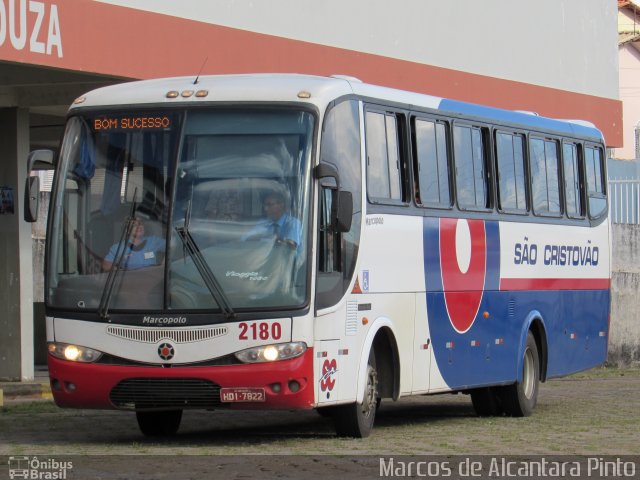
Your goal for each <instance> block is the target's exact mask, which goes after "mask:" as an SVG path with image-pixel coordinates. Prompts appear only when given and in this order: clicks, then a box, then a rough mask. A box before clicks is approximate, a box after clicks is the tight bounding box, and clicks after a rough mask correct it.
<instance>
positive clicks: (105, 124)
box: [93, 115, 171, 132]
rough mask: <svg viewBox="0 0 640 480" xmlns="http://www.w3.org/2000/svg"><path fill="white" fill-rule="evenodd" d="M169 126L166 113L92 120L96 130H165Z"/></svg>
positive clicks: (169, 121) (169, 122)
mask: <svg viewBox="0 0 640 480" xmlns="http://www.w3.org/2000/svg"><path fill="white" fill-rule="evenodd" d="M167 128H171V118H170V117H169V116H167V115H138V116H134V115H131V116H118V117H101V118H95V119H94V120H93V129H94V130H95V131H96V132H99V131H108V130H165V129H167Z"/></svg>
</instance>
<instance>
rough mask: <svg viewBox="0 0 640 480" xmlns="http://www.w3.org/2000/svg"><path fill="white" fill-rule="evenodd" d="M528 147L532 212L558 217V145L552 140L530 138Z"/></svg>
mask: <svg viewBox="0 0 640 480" xmlns="http://www.w3.org/2000/svg"><path fill="white" fill-rule="evenodd" d="M530 145H531V193H532V196H533V211H534V212H535V213H537V214H542V215H545V214H546V215H549V214H551V215H559V214H560V186H559V183H558V144H557V142H555V141H553V140H543V139H540V138H532V139H531V142H530Z"/></svg>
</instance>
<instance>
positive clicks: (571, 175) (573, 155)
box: [562, 143, 584, 218]
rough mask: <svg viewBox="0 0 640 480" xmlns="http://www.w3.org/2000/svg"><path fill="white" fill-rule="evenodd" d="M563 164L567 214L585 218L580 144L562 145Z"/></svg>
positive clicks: (571, 216) (570, 216) (572, 216)
mask: <svg viewBox="0 0 640 480" xmlns="http://www.w3.org/2000/svg"><path fill="white" fill-rule="evenodd" d="M562 164H563V173H564V191H565V202H566V211H567V216H568V217H569V218H583V217H584V206H583V201H582V191H583V187H582V180H581V178H582V175H580V162H579V158H578V146H577V145H576V144H575V143H565V144H564V145H563V146H562Z"/></svg>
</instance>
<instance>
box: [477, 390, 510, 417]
mask: <svg viewBox="0 0 640 480" xmlns="http://www.w3.org/2000/svg"><path fill="white" fill-rule="evenodd" d="M471 403H472V404H473V409H474V410H475V412H476V415H478V416H479V417H496V416H499V415H502V414H503V413H504V409H503V408H502V399H501V398H500V394H499V391H498V390H496V388H495V387H485V388H476V389H475V390H471Z"/></svg>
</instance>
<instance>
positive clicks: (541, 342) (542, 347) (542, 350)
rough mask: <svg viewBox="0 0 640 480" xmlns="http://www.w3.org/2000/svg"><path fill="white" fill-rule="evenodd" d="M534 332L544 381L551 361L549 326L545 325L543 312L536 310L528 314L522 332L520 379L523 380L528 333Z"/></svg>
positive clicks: (519, 365) (519, 353) (541, 375)
mask: <svg viewBox="0 0 640 480" xmlns="http://www.w3.org/2000/svg"><path fill="white" fill-rule="evenodd" d="M529 332H531V333H532V335H533V338H534V339H535V341H536V347H537V348H538V355H539V359H540V381H541V382H544V381H546V379H547V367H548V361H549V347H548V342H547V328H546V326H545V322H544V318H543V317H542V314H541V313H540V312H539V311H537V310H534V311H532V312H531V313H529V315H528V316H527V319H526V321H525V322H524V325H523V328H522V332H521V334H520V347H519V351H518V370H517V372H518V381H519V382H521V381H522V367H523V365H522V363H523V361H524V358H523V355H524V349H525V346H526V344H527V335H528V334H529Z"/></svg>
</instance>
